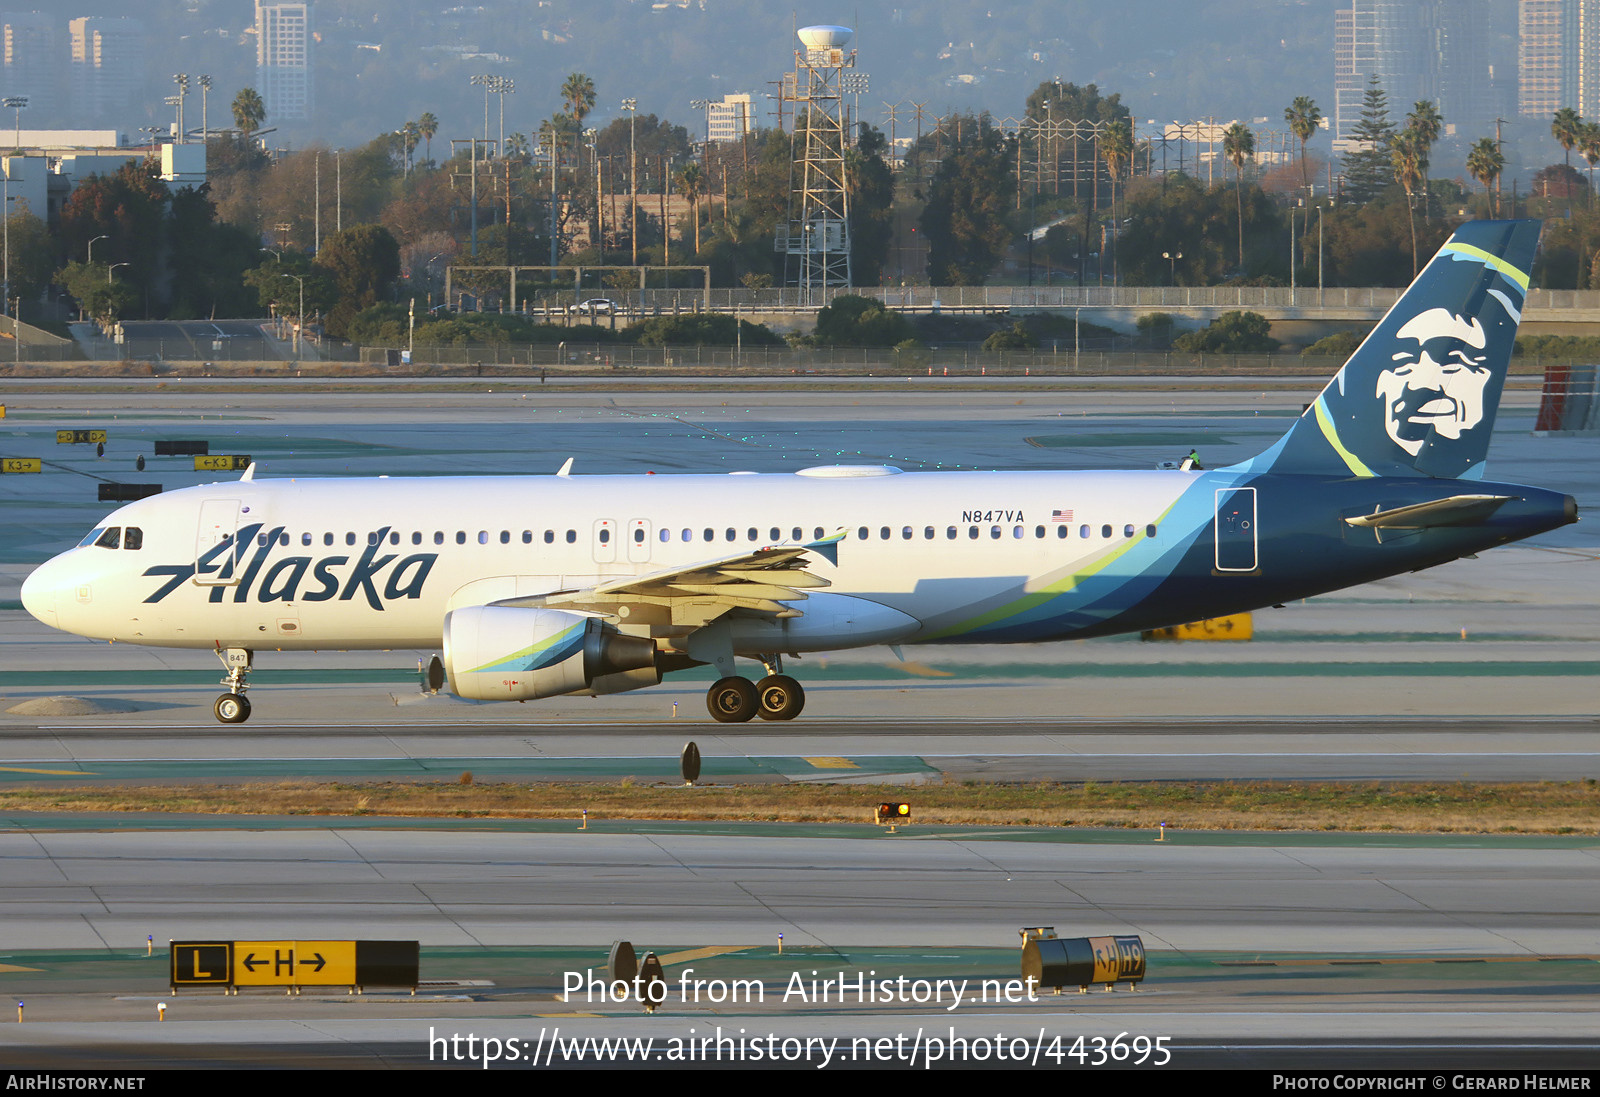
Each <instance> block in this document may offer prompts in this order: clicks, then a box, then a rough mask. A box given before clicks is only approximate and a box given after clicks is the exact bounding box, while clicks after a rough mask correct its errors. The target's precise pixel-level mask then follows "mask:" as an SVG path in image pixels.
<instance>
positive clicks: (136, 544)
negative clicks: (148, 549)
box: [122, 526, 144, 549]
mask: <svg viewBox="0 0 1600 1097" xmlns="http://www.w3.org/2000/svg"><path fill="white" fill-rule="evenodd" d="M122 547H123V548H125V549H142V548H144V530H142V529H140V528H139V527H138V526H129V527H128V528H127V530H125V531H124V532H123V535H122Z"/></svg>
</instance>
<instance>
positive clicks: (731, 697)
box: [706, 655, 806, 724]
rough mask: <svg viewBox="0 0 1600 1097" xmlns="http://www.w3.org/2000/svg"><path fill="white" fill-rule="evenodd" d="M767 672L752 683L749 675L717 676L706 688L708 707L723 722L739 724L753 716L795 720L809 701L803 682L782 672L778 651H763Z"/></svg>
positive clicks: (763, 662)
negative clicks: (775, 652)
mask: <svg viewBox="0 0 1600 1097" xmlns="http://www.w3.org/2000/svg"><path fill="white" fill-rule="evenodd" d="M761 662H762V664H763V665H764V666H765V667H766V670H767V676H766V677H765V678H763V679H761V681H759V682H755V683H752V682H751V681H750V679H748V678H740V677H739V676H737V675H729V676H728V677H725V678H719V679H717V682H716V684H715V685H713V686H712V687H711V688H710V689H709V690H707V691H706V709H707V710H708V711H709V712H710V713H711V718H712V719H713V720H716V721H717V722H718V723H722V724H740V723H743V722H745V721H746V720H749V719H750V718H752V717H755V716H759V717H761V718H762V719H763V720H793V719H794V718H795V717H796V716H799V715H800V710H801V709H803V708H805V705H806V691H805V690H804V689H802V688H801V687H800V683H799V682H797V681H795V680H794V679H793V678H791V677H789V676H788V675H787V674H784V673H782V671H783V664H782V663H781V662H780V661H779V657H778V656H777V655H763V656H761Z"/></svg>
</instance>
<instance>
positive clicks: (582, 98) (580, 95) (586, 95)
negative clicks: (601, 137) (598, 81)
mask: <svg viewBox="0 0 1600 1097" xmlns="http://www.w3.org/2000/svg"><path fill="white" fill-rule="evenodd" d="M561 104H562V106H564V107H566V108H567V113H568V114H569V115H571V116H572V118H573V119H574V120H575V121H576V122H577V124H578V125H577V128H578V129H580V130H581V129H582V128H583V120H584V118H585V117H587V116H588V114H589V112H590V111H592V110H594V81H593V80H591V79H589V77H587V76H586V75H584V74H583V73H581V72H575V73H573V74H572V75H571V76H569V77H567V79H566V82H565V83H563V84H562V85H561Z"/></svg>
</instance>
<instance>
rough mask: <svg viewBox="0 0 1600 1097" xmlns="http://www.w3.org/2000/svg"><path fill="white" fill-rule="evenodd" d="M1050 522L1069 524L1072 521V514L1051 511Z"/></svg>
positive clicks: (1069, 512) (1064, 511) (1063, 511)
mask: <svg viewBox="0 0 1600 1097" xmlns="http://www.w3.org/2000/svg"><path fill="white" fill-rule="evenodd" d="M1050 521H1052V522H1070V521H1072V512H1071V511H1070V510H1053V511H1051V512H1050Z"/></svg>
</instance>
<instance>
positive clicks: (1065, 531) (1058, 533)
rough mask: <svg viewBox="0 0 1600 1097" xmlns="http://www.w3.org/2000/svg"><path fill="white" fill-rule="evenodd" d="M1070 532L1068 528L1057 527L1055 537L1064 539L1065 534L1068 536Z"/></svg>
mask: <svg viewBox="0 0 1600 1097" xmlns="http://www.w3.org/2000/svg"><path fill="white" fill-rule="evenodd" d="M1071 532H1072V530H1071V528H1070V527H1068V526H1057V527H1056V537H1057V538H1058V539H1063V538H1065V537H1066V536H1067V534H1069V533H1071Z"/></svg>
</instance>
